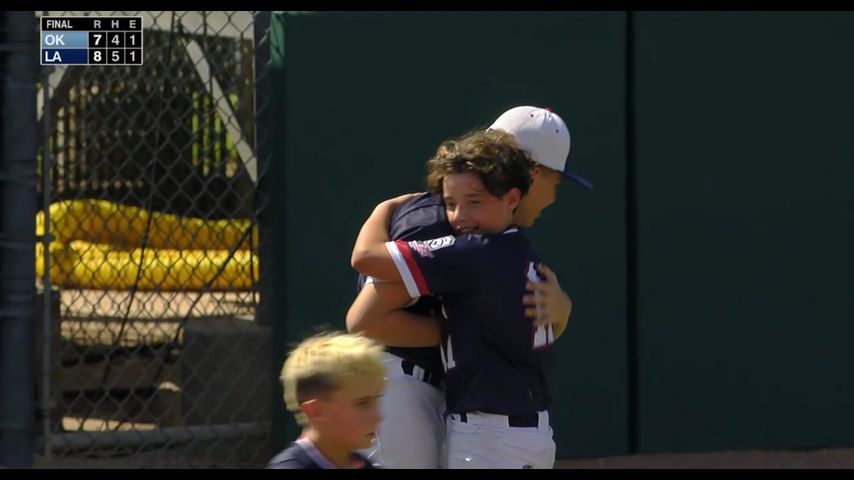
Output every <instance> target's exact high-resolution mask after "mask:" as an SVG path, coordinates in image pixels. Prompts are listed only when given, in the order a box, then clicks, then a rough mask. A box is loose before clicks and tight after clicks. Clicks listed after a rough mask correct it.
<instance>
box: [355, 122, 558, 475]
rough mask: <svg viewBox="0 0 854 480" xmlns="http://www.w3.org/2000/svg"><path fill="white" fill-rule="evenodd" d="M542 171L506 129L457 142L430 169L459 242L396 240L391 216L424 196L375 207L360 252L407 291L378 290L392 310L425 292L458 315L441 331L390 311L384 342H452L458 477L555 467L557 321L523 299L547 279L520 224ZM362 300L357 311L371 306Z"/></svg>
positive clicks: (452, 445) (374, 272)
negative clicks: (530, 312)
mask: <svg viewBox="0 0 854 480" xmlns="http://www.w3.org/2000/svg"><path fill="white" fill-rule="evenodd" d="M533 166H534V165H533V163H532V161H531V159H530V157H529V156H528V154H527V153H526V152H525V151H524V150H522V149H521V148H520V147H519V146H518V144H517V143H516V141H515V139H514V138H513V136H512V135H510V134H508V133H507V132H504V131H502V130H489V131H479V132H474V133H472V134H469V135H466V136H464V137H462V138H460V139H458V140H456V141H452V142H446V143H444V144H443V145H442V146H440V148H439V149H438V151H437V153H436V155H435V156H434V158H433V159H431V160H430V162H428V171H429V176H428V185H429V187H430V189H431V191H432V192H434V193H437V194H441V196H442V199H443V201H444V204H445V210H446V213H447V218H448V221H449V222H450V224H451V226H452V227H453V229H454V231H455V232H456V233H458V234H459V235H458V236H450V235H449V236H444V237H439V238H435V239H432V240H428V241H409V242H407V241H402V240H399V241H396V242H390V241H389V240H390V239H389V235H388V227H389V219H390V217H391V212H393V211H394V209H395V208H397V207H399V206H400V205H401V204H403V203H405V202H406V201H408V200H411V199H412V198H414V197H413V196H402V197H398V198H397V199H393V200H391V201H388V202H383V203H381V204H380V205H379V206H378V207H377V208H376V209H375V210H374V212H373V214H372V215H371V217H370V218H369V219H368V220H367V221H366V222H365V224H364V226H363V227H362V230H361V232H360V234H359V238H358V239H357V241H356V246H355V247H354V250H353V257H352V264H353V267H354V268H355V269H356V270H358V271H359V272H361V273H364V274H366V275H370V276H371V277H374V278H379V279H382V280H390V281H397V282H400V281H402V282H403V284H404V285H405V289H400V287H399V284H395V283H375V284H374V287H376V288H381V289H387V290H388V291H387V292H383V293H382V296H383V297H384V298H388V299H392V300H389V303H388V304H386V306H385V307H387V306H388V305H393V304H394V303H397V305H396V306H397V307H400V306H401V305H403V304H404V303H405V302H406V301H407V300H408V299H409V298H416V297H419V296H422V295H434V296H439V297H440V298H441V301H442V310H443V314H444V316H445V317H446V318H447V321H446V322H444V324H442V325H441V327H442V328H441V330H440V328H439V323H437V322H432V321H429V320H425V319H424V318H422V317H419V316H418V315H415V314H413V313H412V312H408V311H405V310H401V309H398V310H393V311H390V312H389V311H386V312H385V316H386V317H387V318H388V319H393V321H390V322H387V323H388V325H389V328H388V329H387V332H388V335H387V336H385V338H382V339H380V340H381V341H383V342H384V343H386V344H389V345H400V346H407V347H410V346H412V347H414V346H428V345H435V344H436V343H439V342H440V341H441V346H442V354H443V361H444V364H445V368H446V370H447V380H446V381H447V398H446V400H447V410H448V412H449V413H450V414H451V415H450V417H449V419H448V432H447V450H448V463H449V467H451V468H466V467H473V468H551V467H552V465H553V463H554V442H553V440H552V431H551V427H550V426H549V421H548V410H547V409H548V406H549V392H548V390H549V388H548V384H549V381H548V376H549V371H550V368H551V364H552V349H551V347H552V343H553V342H554V339H555V332H554V329H553V327H552V325H551V324H547V325H538V324H536V323H532V322H531V320H530V319H529V318H527V317H526V316H525V304H523V302H522V298H523V296H524V295H525V292H526V285H527V284H528V283H529V282H540V281H541V278H540V276H539V275H538V273H537V266H538V265H539V264H540V259H539V257H538V256H537V255H536V253H534V251H533V249H532V248H531V246H530V244H529V243H528V241H527V240H526V239H525V238H524V237H523V236H522V235H521V233H520V232H519V230H518V228H516V227H515V226H514V225H513V216H514V211H515V210H516V208H517V207H518V206H519V202H520V199H521V197H522V195H524V194H525V193H526V192H527V191H528V188H529V186H530V181H531V180H530V171H531V169H532V167H533ZM395 289H397V290H403V293H400V292H397V293H395ZM395 295H397V297H395ZM360 299H362V295H360V297H359V298H357V300H356V302H354V305H353V307H352V308H351V310H353V309H356V310H359V309H361V308H364V307H365V306H364V305H360ZM376 307H377V306H376V304H372V305H371V306H370V308H376ZM363 313H364V312H363ZM383 314H384V312H382V311H378V310H374V311H372V312H368V313H367V315H370V316H380V315H383Z"/></svg>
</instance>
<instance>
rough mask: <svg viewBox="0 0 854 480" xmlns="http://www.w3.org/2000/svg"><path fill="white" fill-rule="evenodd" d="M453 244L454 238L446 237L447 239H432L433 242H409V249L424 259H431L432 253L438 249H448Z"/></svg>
mask: <svg viewBox="0 0 854 480" xmlns="http://www.w3.org/2000/svg"><path fill="white" fill-rule="evenodd" d="M453 244H454V237H453V236H452V235H448V236H447V237H442V238H434V239H433V240H427V241H422V240H415V241H412V242H409V248H410V249H411V250H413V251H415V252H417V253H418V255H421V256H422V257H424V258H433V252H435V251H436V250H439V249H440V248H445V247H450V246H451V245H453Z"/></svg>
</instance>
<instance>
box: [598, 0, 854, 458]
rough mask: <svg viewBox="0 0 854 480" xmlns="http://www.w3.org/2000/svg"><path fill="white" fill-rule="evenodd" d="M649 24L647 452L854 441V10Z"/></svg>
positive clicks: (638, 167) (703, 16)
mask: <svg viewBox="0 0 854 480" xmlns="http://www.w3.org/2000/svg"><path fill="white" fill-rule="evenodd" d="M634 19H635V22H634V35H633V38H632V44H633V49H634V54H635V69H634V73H635V75H634V78H633V80H634V85H633V88H634V95H635V108H636V109H635V112H634V114H635V134H636V144H635V149H634V150H633V152H634V155H633V157H634V159H635V161H636V164H635V171H636V180H637V183H636V191H637V201H636V203H635V208H636V210H637V212H638V217H637V226H638V228H637V242H638V243H637V252H638V265H637V272H638V277H637V285H638V339H639V343H638V360H639V361H638V364H637V367H638V372H639V377H638V385H639V391H638V392H639V404H638V412H639V416H638V419H639V425H638V435H639V436H638V441H639V443H638V446H639V448H640V451H642V452H661V451H706V450H729V449H760V448H761V449H787V448H818V447H828V446H841V445H846V446H854V409H852V405H854V348H852V342H854V295H852V293H854V188H852V187H854V94H852V91H854V88H852V87H854V14H852V13H850V12H849V13H829V12H826V13H810V12H791V13H784V12H762V13H751V12H730V13H726V12H687V13H664V12H645V13H637V14H634ZM593 270H595V268H593ZM591 275H592V274H591Z"/></svg>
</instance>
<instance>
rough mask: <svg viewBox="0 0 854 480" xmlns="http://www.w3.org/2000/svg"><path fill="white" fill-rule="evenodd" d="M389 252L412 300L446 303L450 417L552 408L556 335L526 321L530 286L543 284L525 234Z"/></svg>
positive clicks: (419, 244) (392, 246)
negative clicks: (551, 375)
mask: <svg viewBox="0 0 854 480" xmlns="http://www.w3.org/2000/svg"><path fill="white" fill-rule="evenodd" d="M386 245H387V247H388V249H389V252H390V253H391V254H392V258H393V259H394V262H395V265H397V268H398V270H399V271H400V274H401V277H402V278H403V282H404V284H405V285H406V288H407V290H408V291H409V294H410V295H412V296H413V297H414V296H418V295H440V296H441V299H442V305H443V309H444V311H443V313H444V314H445V316H446V318H447V319H448V321H446V322H445V324H444V326H443V341H442V354H443V355H442V356H443V361H444V362H445V366H446V369H447V371H446V384H447V405H448V411H449V412H450V413H468V412H473V411H482V412H487V413H497V414H503V415H526V414H532V413H536V412H537V411H540V410H545V409H547V408H548V406H549V402H550V397H549V392H548V390H549V387H548V385H549V371H550V370H551V366H552V363H553V351H552V345H553V342H554V332H553V329H552V328H551V327H540V328H535V327H534V324H533V321H532V319H530V318H528V317H526V316H525V305H523V303H522V297H523V296H524V295H525V293H526V292H527V290H526V289H525V284H526V283H527V282H528V281H529V280H530V281H534V282H537V281H541V280H542V278H541V277H540V275H539V273H538V272H537V271H536V266H537V265H539V263H540V259H539V257H538V256H537V255H536V253H535V252H534V250H533V249H532V247H531V245H530V243H529V242H528V240H527V239H526V238H525V237H524V236H523V235H522V234H521V233H520V232H519V230H518V229H517V228H515V227H514V228H510V229H508V230H507V231H505V232H504V233H503V234H498V235H464V236H459V237H454V236H446V237H441V238H436V239H433V240H427V241H404V240H397V241H392V242H389V243H388V244H386Z"/></svg>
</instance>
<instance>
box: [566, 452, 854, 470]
mask: <svg viewBox="0 0 854 480" xmlns="http://www.w3.org/2000/svg"><path fill="white" fill-rule="evenodd" d="M555 468H576V469H601V468H609V469H615V468H643V469H671V468H676V469H680V468H681V469H805V468H807V469H840V468H844V469H850V468H854V449H852V448H837V449H826V450H814V451H740V452H713V453H692V454H656V455H632V456H624V457H606V458H597V459H589V460H559V461H558V462H557V464H556V465H555Z"/></svg>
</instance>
